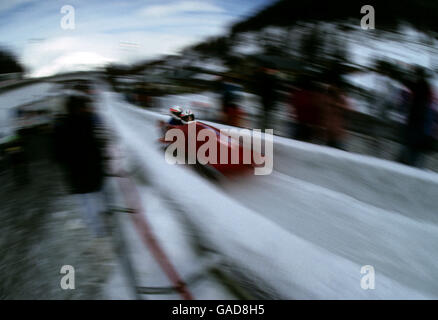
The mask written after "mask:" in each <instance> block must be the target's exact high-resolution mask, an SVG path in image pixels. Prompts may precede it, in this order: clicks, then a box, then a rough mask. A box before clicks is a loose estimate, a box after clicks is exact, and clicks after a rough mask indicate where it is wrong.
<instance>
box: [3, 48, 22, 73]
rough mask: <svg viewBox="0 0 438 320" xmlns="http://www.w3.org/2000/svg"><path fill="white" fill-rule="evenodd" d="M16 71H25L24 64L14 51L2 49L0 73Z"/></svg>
mask: <svg viewBox="0 0 438 320" xmlns="http://www.w3.org/2000/svg"><path fill="white" fill-rule="evenodd" d="M16 72H19V73H22V72H24V68H23V66H22V65H21V64H20V63H19V62H18V60H17V58H16V57H15V56H14V55H13V54H12V53H10V52H8V51H6V50H4V49H0V74H5V73H16Z"/></svg>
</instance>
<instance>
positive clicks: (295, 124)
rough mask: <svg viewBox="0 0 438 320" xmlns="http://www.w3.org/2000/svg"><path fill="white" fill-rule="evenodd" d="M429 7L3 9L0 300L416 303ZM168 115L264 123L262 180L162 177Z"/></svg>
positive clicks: (428, 148) (428, 147)
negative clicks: (367, 271) (268, 142)
mask: <svg viewBox="0 0 438 320" xmlns="http://www.w3.org/2000/svg"><path fill="white" fill-rule="evenodd" d="M364 5H371V6H372V8H371V9H372V10H371V11H370V9H368V10H366V11H364V12H363V11H361V8H362V7H363V6H364ZM436 12H438V3H436V2H434V1H421V2H413V1H407V0H405V1H400V0H399V1H395V0H394V1H392V0H391V1H385V3H381V2H373V1H371V2H367V3H363V2H362V1H356V0H354V1H352V0H349V1H347V0H345V1H344V0H332V1H316V0H308V1H305V2H302V1H301V2H300V1H292V0H279V1H273V0H251V1H244V0H237V1H236V0H233V1H228V0H222V1H219V0H218V1H216V0H208V1H196V0H195V1H185V0H178V1H176V0H172V1H167V0H166V1H155V0H150V1H149V0H148V1H137V0H132V1H115V0H111V1H106V2H105V3H102V2H101V1H94V0H93V1H79V0H73V1H70V2H69V3H68V4H67V3H63V2H62V1H55V0H53V1H44V3H41V1H33V0H15V1H13V0H5V1H4V2H3V3H2V4H1V5H0V20H1V22H0V31H1V33H2V39H1V43H0V162H1V167H0V170H1V175H0V180H1V181H2V186H3V187H2V192H1V196H0V197H1V202H2V206H1V213H0V219H1V222H2V223H0V230H1V232H0V234H1V235H0V240H1V241H0V298H3V299H23V298H24V299H41V298H42V299H113V298H123V299H125V298H126V299H134V298H137V299H140V298H142V299H146V298H159V299H160V298H165V299H168V298H170V299H179V298H183V299H191V298H195V299H203V298H205V299H224V298H230V299H235V298H237V299H245V298H280V299H289V298H322V299H325V298H326V299H327V298H359V299H362V298H364V299H367V298H390V299H392V298H408V299H410V298H437V297H438V285H437V284H436V283H434V281H433V279H435V278H434V277H436V276H437V275H438V270H437V267H436V266H435V264H434V262H433V261H434V259H436V255H437V252H438V250H437V249H438V247H437V243H438V242H437V241H436V240H438V239H437V237H438V236H437V235H438V233H437V232H436V231H438V229H436V228H437V227H438V226H437V223H438V218H437V217H436V205H437V202H436V194H437V193H436V192H437V191H438V178H437V175H436V172H437V171H438V154H437V150H438V142H437V139H438V96H437V85H438V81H437V80H438V78H437V71H438V69H437V68H438V60H437V59H438V58H437V57H438V55H437V53H438V51H437V50H438V47H437V32H438V29H437V25H436ZM364 26H367V28H364ZM171 106H180V107H181V108H182V109H190V110H192V111H193V113H194V115H195V118H196V119H197V120H199V121H202V122H205V123H208V124H210V125H212V126H214V127H216V128H225V127H226V126H233V127H239V128H250V129H251V128H257V129H273V130H274V136H275V138H274V155H273V158H274V173H273V174H272V175H270V176H267V177H241V176H239V177H237V176H236V177H235V176H233V177H227V178H225V177H221V178H219V179H211V177H210V176H209V175H208V174H206V172H205V171H203V170H201V174H199V172H193V171H194V170H192V169H191V168H186V167H185V168H181V167H180V166H176V167H177V168H175V167H169V166H168V165H167V164H166V163H165V162H164V159H163V150H162V148H161V147H160V146H159V142H158V139H159V138H160V134H161V133H160V132H161V131H160V130H159V129H158V128H157V121H168V119H169V116H170V115H169V107H171ZM195 171H196V170H195ZM184 194H186V195H184ZM139 217H140V218H139ZM259 228H262V229H260V230H259ZM262 230H265V231H262ZM261 233H263V234H265V237H266V239H261V238H260V236H259V235H260V234H261ZM145 234H146V236H144V235H145ZM151 239H155V240H151ZM272 248H275V250H273V249H272ZM163 257H164V258H163ZM291 257H293V258H291ZM317 260H321V261H325V262H326V263H325V264H324V263H322V264H321V265H319V264H317V263H315V261H317ZM262 261H263V263H260V262H262ZM265 261H270V262H266V264H265ZM297 261H299V262H297ZM297 263H298V264H297ZM63 265H72V266H74V267H75V270H76V273H77V274H76V279H77V280H76V281H77V282H76V289H71V290H69V289H67V290H65V289H63V288H61V287H60V281H61V278H62V276H63V275H62V274H60V269H61V267H62V266H63ZM300 265H304V266H306V269H308V270H309V271H307V272H306V271H304V270H303V268H301V267H300ZM362 265H373V266H374V267H375V268H376V270H378V272H381V279H382V280H381V281H382V283H381V286H382V287H383V288H384V289H383V288H382V289H380V291H379V290H377V289H376V290H374V291H366V290H362V288H361V287H360V283H359V280H357V279H360V273H359V270H360V266H362ZM376 272H377V271H376ZM318 274H328V275H331V276H332V277H331V276H330V277H327V278H324V277H319V276H318ZM329 278H330V279H331V280H329ZM79 279H80V280H79ZM428 279H429V280H428ZM377 286H378V285H377Z"/></svg>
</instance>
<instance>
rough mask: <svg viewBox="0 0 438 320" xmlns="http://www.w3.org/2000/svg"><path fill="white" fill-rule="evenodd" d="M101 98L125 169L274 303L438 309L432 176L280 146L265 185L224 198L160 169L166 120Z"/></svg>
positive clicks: (435, 183)
mask: <svg viewBox="0 0 438 320" xmlns="http://www.w3.org/2000/svg"><path fill="white" fill-rule="evenodd" d="M100 97H101V99H100V101H99V106H100V108H101V111H102V114H103V115H104V116H105V117H106V120H107V121H108V122H109V124H110V125H111V126H112V127H113V128H114V129H115V130H116V132H117V133H118V135H119V136H120V137H121V139H122V143H123V146H124V149H125V152H126V155H127V156H128V158H131V159H135V162H136V163H140V164H141V166H142V169H144V171H145V174H146V175H148V177H147V178H148V180H149V181H153V183H154V187H155V188H157V189H159V190H161V191H163V192H167V194H169V195H170V196H174V197H175V200H177V201H178V202H179V204H180V205H181V207H182V208H183V210H184V211H185V212H186V213H187V214H188V215H189V216H190V219H191V220H192V222H194V223H195V224H196V225H197V227H198V229H199V230H201V231H202V232H203V236H204V237H205V238H206V239H208V241H209V243H211V244H214V245H215V249H217V250H218V251H219V252H221V253H222V254H223V255H225V256H226V257H228V258H229V259H231V260H232V261H234V262H235V263H236V264H237V265H239V267H240V268H241V269H242V270H244V271H245V270H246V271H247V272H248V274H250V275H252V276H253V277H254V281H255V282H257V281H259V280H260V281H262V283H263V284H265V285H266V287H267V288H270V290H272V291H274V292H275V294H276V296H279V297H281V298H284V299H306V298H310V299H383V298H385V299H418V298H426V299H430V298H435V299H436V298H438V281H437V279H438V266H437V263H436V261H437V258H438V216H437V214H438V210H437V200H436V197H437V195H438V175H437V174H434V173H428V172H424V171H420V170H417V169H412V168H408V167H405V166H402V165H398V164H395V163H392V162H388V161H384V160H378V159H375V158H371V157H366V156H360V155H354V154H349V153H347V152H343V151H338V150H333V149H330V148H325V147H321V146H315V145H310V144H307V143H301V142H297V141H294V140H290V139H285V138H277V137H275V139H274V143H275V145H274V171H273V173H272V174H271V175H269V176H253V177H248V178H244V179H243V178H239V179H232V180H228V181H226V182H224V183H223V184H222V185H221V186H220V187H219V186H216V185H213V184H212V183H210V182H209V181H206V180H205V179H203V178H201V177H200V176H199V175H197V174H196V173H194V172H193V171H192V170H190V169H188V168H187V167H185V166H171V165H168V164H167V163H166V162H165V160H164V153H163V151H161V150H159V147H158V144H157V138H158V130H157V127H156V121H157V120H158V119H165V117H164V118H163V116H161V115H158V114H156V113H152V112H148V111H145V110H140V109H138V108H136V107H133V106H131V105H129V104H128V103H126V102H124V101H123V100H121V98H120V97H119V96H118V95H117V94H115V93H111V92H103V93H102V94H101V96H100ZM217 126H218V127H220V125H217ZM144 196H145V197H146V195H144ZM364 265H372V266H373V267H374V269H375V272H376V279H375V289H374V290H363V289H362V288H361V285H360V283H361V277H362V276H363V275H362V274H361V273H360V270H361V267H362V266H364Z"/></svg>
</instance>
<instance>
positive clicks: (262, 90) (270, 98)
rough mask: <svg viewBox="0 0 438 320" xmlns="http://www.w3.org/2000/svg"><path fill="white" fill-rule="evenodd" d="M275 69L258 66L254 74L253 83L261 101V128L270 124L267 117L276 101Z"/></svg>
mask: <svg viewBox="0 0 438 320" xmlns="http://www.w3.org/2000/svg"><path fill="white" fill-rule="evenodd" d="M275 73H276V70H274V69H269V68H260V69H259V70H258V71H257V72H256V74H255V76H254V85H255V90H256V94H257V95H258V96H259V97H260V100H261V103H262V108H263V110H262V112H263V113H262V123H261V127H262V128H263V129H266V128H268V127H269V126H270V125H272V124H270V122H269V119H270V114H271V112H272V110H274V109H275V104H276V101H277V86H278V83H277V82H278V81H277V77H276V75H275Z"/></svg>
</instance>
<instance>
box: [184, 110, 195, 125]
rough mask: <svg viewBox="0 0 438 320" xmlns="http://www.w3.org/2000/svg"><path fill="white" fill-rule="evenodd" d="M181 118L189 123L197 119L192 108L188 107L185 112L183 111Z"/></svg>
mask: <svg viewBox="0 0 438 320" xmlns="http://www.w3.org/2000/svg"><path fill="white" fill-rule="evenodd" d="M181 120H182V122H183V123H185V124H187V123H189V122H191V121H194V120H195V115H194V114H193V112H192V110H190V109H187V110H185V111H184V112H183V113H181Z"/></svg>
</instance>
